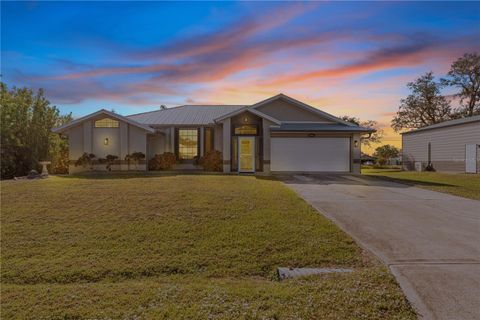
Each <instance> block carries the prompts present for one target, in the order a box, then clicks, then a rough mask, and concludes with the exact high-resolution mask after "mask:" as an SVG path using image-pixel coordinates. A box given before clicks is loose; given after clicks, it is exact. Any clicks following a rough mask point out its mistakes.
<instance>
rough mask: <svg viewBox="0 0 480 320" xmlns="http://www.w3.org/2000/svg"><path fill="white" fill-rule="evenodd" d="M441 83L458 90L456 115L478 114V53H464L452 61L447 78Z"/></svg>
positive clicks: (479, 62) (479, 81)
mask: <svg viewBox="0 0 480 320" xmlns="http://www.w3.org/2000/svg"><path fill="white" fill-rule="evenodd" d="M442 84H444V85H446V86H451V87H456V88H458V89H460V92H459V93H457V94H456V95H455V96H456V97H458V98H460V108H458V109H457V110H456V116H459V117H471V116H474V115H477V114H480V55H479V54H478V53H466V54H464V55H463V57H461V58H459V59H457V60H456V61H455V62H453V64H452V66H451V67H450V71H449V72H448V74H447V78H445V79H442Z"/></svg>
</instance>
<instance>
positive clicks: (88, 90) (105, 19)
mask: <svg viewBox="0 0 480 320" xmlns="http://www.w3.org/2000/svg"><path fill="white" fill-rule="evenodd" d="M1 9H2V10H1V73H2V81H4V82H6V83H7V84H8V85H9V86H14V85H15V86H28V87H31V88H44V89H45V91H46V96H47V98H48V99H49V100H50V101H51V102H52V104H54V105H56V106H57V107H59V108H60V110H61V111H62V112H72V113H73V115H74V116H76V117H77V116H81V115H85V114H88V113H90V112H93V111H96V110H98V109H100V108H106V109H114V110H115V111H116V112H119V113H121V114H124V115H125V114H130V113H137V112H142V111H150V110H155V109H158V107H159V106H160V105H162V104H164V105H167V106H168V107H171V106H176V105H181V104H222V103H225V104H249V103H254V102H258V101H259V100H262V99H265V98H268V97H270V96H272V95H275V94H277V93H280V92H283V93H285V94H287V95H290V96H292V97H294V98H296V99H299V100H302V101H304V102H307V103H309V104H311V105H313V106H315V107H318V108H320V109H322V110H324V111H326V112H329V113H331V114H334V115H337V116H341V115H345V114H348V115H351V116H356V117H360V118H361V119H365V120H366V119H372V120H376V121H378V122H379V123H380V124H381V126H382V127H384V128H385V130H386V133H387V135H386V137H385V139H384V143H391V144H395V145H397V146H399V136H398V135H396V134H394V133H393V132H392V130H391V129H389V125H390V120H391V118H392V116H393V115H394V113H395V111H396V110H397V109H398V105H399V100H400V99H401V98H402V97H404V96H405V95H406V94H407V93H408V91H407V90H406V83H407V82H409V81H412V80H414V79H415V78H416V77H418V76H420V75H421V74H423V73H425V72H427V71H430V70H432V71H434V73H435V74H436V75H437V76H441V75H443V74H445V73H446V72H447V71H448V69H449V66H450V64H451V62H452V61H453V60H455V59H456V58H458V57H460V56H461V55H462V54H463V53H465V52H474V51H477V52H478V51H480V2H476V3H475V2H465V3H458V2H457V3H449V2H437V3H434V2H421V3H414V2H405V3H392V2H368V3H352V2H348V3H340V2H315V3H313V2H309V3H289V2H264V3H262V2H240V3H238V2H236V3H230V2H229V3H224V2H222V3H220V2H213V3H209V2H185V3H178V2H141V3H139V2H135V3H133V2H48V3H46V2H21V3H19V2H2V3H1Z"/></svg>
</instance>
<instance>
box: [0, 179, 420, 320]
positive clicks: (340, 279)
mask: <svg viewBox="0 0 480 320" xmlns="http://www.w3.org/2000/svg"><path fill="white" fill-rule="evenodd" d="M1 195H2V203H1V210H2V215H1V233H2V243H1V249H2V251H1V263H2V266H1V267H2V273H1V282H2V287H1V306H2V310H1V312H2V319H12V318H35V319H38V318H48V319H83V318H96V319H107V318H108V319H111V318H128V319H133V318H135V319H137V318H155V319H158V318H179V319H182V318H183V319H192V318H211V319H239V318H240V319H242V318H243V319H254V318H266V319H298V318H322V319H345V318H368V319H385V318H389V319H414V318H415V314H414V312H413V311H412V309H411V307H410V306H409V304H408V303H407V301H406V300H405V298H404V296H403V294H402V292H401V291H400V289H399V287H398V285H397V284H396V282H395V281H394V279H393V277H392V276H391V275H390V274H389V272H388V271H387V269H386V268H385V267H383V266H381V265H379V264H378V263H377V262H376V261H374V260H373V259H372V258H370V257H368V256H367V255H366V254H365V253H364V252H362V251H361V249H360V248H359V247H358V246H356V244H355V243H354V242H353V241H352V239H351V238H349V237H348V236H347V235H345V234H344V233H343V232H341V231H340V230H339V229H338V228H337V227H336V226H335V225H334V224H332V223H331V222H330V221H328V220H327V219H325V218H324V217H323V216H321V215H319V214H318V213H316V212H315V211H314V210H313V209H312V208H311V207H310V206H308V205H307V204H306V203H305V202H304V201H303V200H301V199H300V198H298V196H296V195H295V194H294V193H293V191H291V190H289V189H288V188H286V187H285V186H283V185H282V184H281V183H280V182H278V181H275V180H271V179H258V178H255V177H239V176H221V175H216V176H215V175H214V176H208V175H198V176H195V175H182V176H173V175H172V176H122V177H111V178H108V177H102V178H100V179H95V178H85V177H83V178H70V177H69V178H67V177H65V178H62V177H51V178H49V179H46V180H38V181H3V182H1ZM278 266H291V267H303V266H305V267H307V266H309V267H314V266H315V267H348V268H354V269H355V271H354V272H353V273H349V274H337V275H334V274H331V275H322V276H314V277H307V278H302V279H295V280H287V281H282V282H279V281H278V280H277V279H276V276H275V270H276V267H278Z"/></svg>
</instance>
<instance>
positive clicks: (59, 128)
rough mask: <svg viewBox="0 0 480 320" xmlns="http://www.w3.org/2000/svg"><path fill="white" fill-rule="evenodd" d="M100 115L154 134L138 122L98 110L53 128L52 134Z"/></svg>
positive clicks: (150, 129)
mask: <svg viewBox="0 0 480 320" xmlns="http://www.w3.org/2000/svg"><path fill="white" fill-rule="evenodd" d="M101 114H105V115H107V116H109V117H111V118H114V119H115V120H119V121H123V122H126V123H128V124H131V125H133V126H135V127H138V128H141V129H143V130H145V131H147V132H150V133H154V132H155V129H153V128H151V127H149V126H146V125H143V124H141V123H138V122H136V121H133V120H131V119H129V118H127V117H124V116H121V115H119V114H116V113H113V112H111V111H108V110H105V109H101V110H98V111H97V112H94V113H91V114H88V115H86V116H84V117H81V118H78V119H75V120H73V121H71V122H69V123H67V124H64V125H62V126H60V127H56V128H53V129H52V132H54V133H63V132H65V131H66V130H67V129H69V128H71V127H73V126H76V125H77V124H80V123H82V122H84V121H87V120H89V119H91V118H94V117H97V116H99V115H101Z"/></svg>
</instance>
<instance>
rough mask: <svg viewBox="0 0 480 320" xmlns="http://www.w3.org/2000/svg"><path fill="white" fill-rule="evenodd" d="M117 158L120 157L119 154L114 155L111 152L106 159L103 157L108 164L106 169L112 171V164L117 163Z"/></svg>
mask: <svg viewBox="0 0 480 320" xmlns="http://www.w3.org/2000/svg"><path fill="white" fill-rule="evenodd" d="M117 159H118V156H114V155H111V154H109V155H107V156H106V157H105V159H103V160H104V161H105V163H106V164H107V166H106V169H107V170H108V171H112V165H113V164H115V160H117Z"/></svg>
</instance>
